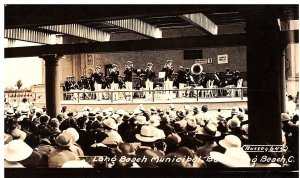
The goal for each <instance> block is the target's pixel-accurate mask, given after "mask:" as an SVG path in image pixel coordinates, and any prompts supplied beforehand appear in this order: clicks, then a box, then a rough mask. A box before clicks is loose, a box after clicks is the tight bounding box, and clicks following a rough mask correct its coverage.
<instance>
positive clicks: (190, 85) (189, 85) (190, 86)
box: [185, 68, 195, 97]
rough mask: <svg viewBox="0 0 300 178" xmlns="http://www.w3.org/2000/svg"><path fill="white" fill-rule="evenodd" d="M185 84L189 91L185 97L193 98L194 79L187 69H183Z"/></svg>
mask: <svg viewBox="0 0 300 178" xmlns="http://www.w3.org/2000/svg"><path fill="white" fill-rule="evenodd" d="M185 82H186V83H185V84H186V86H187V88H188V89H189V91H187V92H186V96H188V95H189V96H190V97H193V96H194V88H195V82H194V78H193V76H192V73H191V72H190V69H189V68H186V69H185Z"/></svg>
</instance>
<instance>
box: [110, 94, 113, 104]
mask: <svg viewBox="0 0 300 178" xmlns="http://www.w3.org/2000/svg"><path fill="white" fill-rule="evenodd" d="M113 94H114V92H113V91H110V97H111V103H113V102H114V96H113Z"/></svg>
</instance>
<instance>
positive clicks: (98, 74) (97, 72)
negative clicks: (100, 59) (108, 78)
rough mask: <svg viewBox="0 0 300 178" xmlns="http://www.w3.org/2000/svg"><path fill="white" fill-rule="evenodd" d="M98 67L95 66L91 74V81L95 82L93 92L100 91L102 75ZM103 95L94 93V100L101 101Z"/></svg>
mask: <svg viewBox="0 0 300 178" xmlns="http://www.w3.org/2000/svg"><path fill="white" fill-rule="evenodd" d="M100 69H101V68H100V66H96V68H95V72H94V73H93V74H92V76H91V77H92V80H93V81H95V85H94V86H95V91H101V90H102V85H103V73H101V72H100ZM102 96H103V93H102V92H99V93H96V99H97V100H98V101H100V100H102Z"/></svg>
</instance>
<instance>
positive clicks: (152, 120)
mask: <svg viewBox="0 0 300 178" xmlns="http://www.w3.org/2000/svg"><path fill="white" fill-rule="evenodd" d="M148 123H149V125H152V126H154V127H157V126H159V125H160V117H159V116H157V115H152V116H151V117H150V119H149V121H148Z"/></svg>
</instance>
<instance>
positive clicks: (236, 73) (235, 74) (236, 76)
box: [232, 71, 242, 87]
mask: <svg viewBox="0 0 300 178" xmlns="http://www.w3.org/2000/svg"><path fill="white" fill-rule="evenodd" d="M240 79H242V77H241V76H240V71H234V72H233V76H232V83H233V85H235V86H236V87H237V85H238V81H239V80H240Z"/></svg>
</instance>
